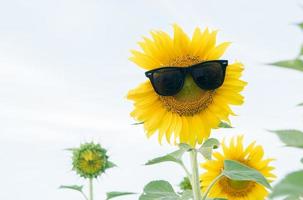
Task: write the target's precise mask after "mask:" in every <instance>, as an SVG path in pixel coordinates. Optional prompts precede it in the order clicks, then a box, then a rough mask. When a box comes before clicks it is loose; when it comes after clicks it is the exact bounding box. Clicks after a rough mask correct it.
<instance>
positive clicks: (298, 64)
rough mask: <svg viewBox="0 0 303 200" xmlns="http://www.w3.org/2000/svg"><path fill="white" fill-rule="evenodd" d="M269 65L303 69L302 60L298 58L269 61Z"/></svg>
mask: <svg viewBox="0 0 303 200" xmlns="http://www.w3.org/2000/svg"><path fill="white" fill-rule="evenodd" d="M270 65H275V66H278V67H284V68H289V69H295V70H299V71H303V61H302V60H300V59H294V60H284V61H279V62H275V63H271V64H270Z"/></svg>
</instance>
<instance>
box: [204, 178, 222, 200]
mask: <svg viewBox="0 0 303 200" xmlns="http://www.w3.org/2000/svg"><path fill="white" fill-rule="evenodd" d="M223 176H224V175H223V174H220V175H219V176H217V177H216V178H215V179H214V180H213V181H212V182H211V183H210V185H209V186H208V187H207V189H206V191H205V194H204V196H203V198H202V200H206V198H207V195H208V193H209V192H210V190H211V189H212V187H213V186H214V185H215V184H216V183H217V182H218V181H219V180H220V179H221V178H222V177H223Z"/></svg>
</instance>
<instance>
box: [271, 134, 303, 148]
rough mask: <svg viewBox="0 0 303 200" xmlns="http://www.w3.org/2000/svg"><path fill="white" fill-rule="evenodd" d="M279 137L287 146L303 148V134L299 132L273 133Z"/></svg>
mask: <svg viewBox="0 0 303 200" xmlns="http://www.w3.org/2000/svg"><path fill="white" fill-rule="evenodd" d="M271 132H273V133H275V134H277V135H278V137H279V138H280V140H281V141H282V142H283V143H284V144H286V146H291V147H297V148H303V132H302V131H299V130H277V131H271Z"/></svg>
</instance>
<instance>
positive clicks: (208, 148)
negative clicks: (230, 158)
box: [198, 138, 220, 160]
mask: <svg viewBox="0 0 303 200" xmlns="http://www.w3.org/2000/svg"><path fill="white" fill-rule="evenodd" d="M219 145H220V142H219V141H218V140H217V139H215V138H209V139H207V140H206V141H205V142H204V143H203V144H202V146H201V147H200V148H199V150H198V151H199V152H200V153H201V154H202V155H203V157H204V158H206V159H208V160H211V155H212V151H213V149H216V148H218V147H219Z"/></svg>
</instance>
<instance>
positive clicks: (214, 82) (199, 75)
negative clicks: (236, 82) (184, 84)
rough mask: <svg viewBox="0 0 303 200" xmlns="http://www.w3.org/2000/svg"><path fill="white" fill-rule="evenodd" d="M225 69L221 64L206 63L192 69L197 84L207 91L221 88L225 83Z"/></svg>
mask: <svg viewBox="0 0 303 200" xmlns="http://www.w3.org/2000/svg"><path fill="white" fill-rule="evenodd" d="M224 70H225V68H224V67H223V66H222V65H221V64H220V63H219V62H206V63H203V64H201V65H200V66H197V67H194V68H193V69H192V76H193V79H194V80H195V82H196V84H197V85H198V86H199V87H200V88H202V89H205V90H214V89H217V88H219V87H220V86H221V85H222V84H223V81H224V76H225V72H224Z"/></svg>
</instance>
